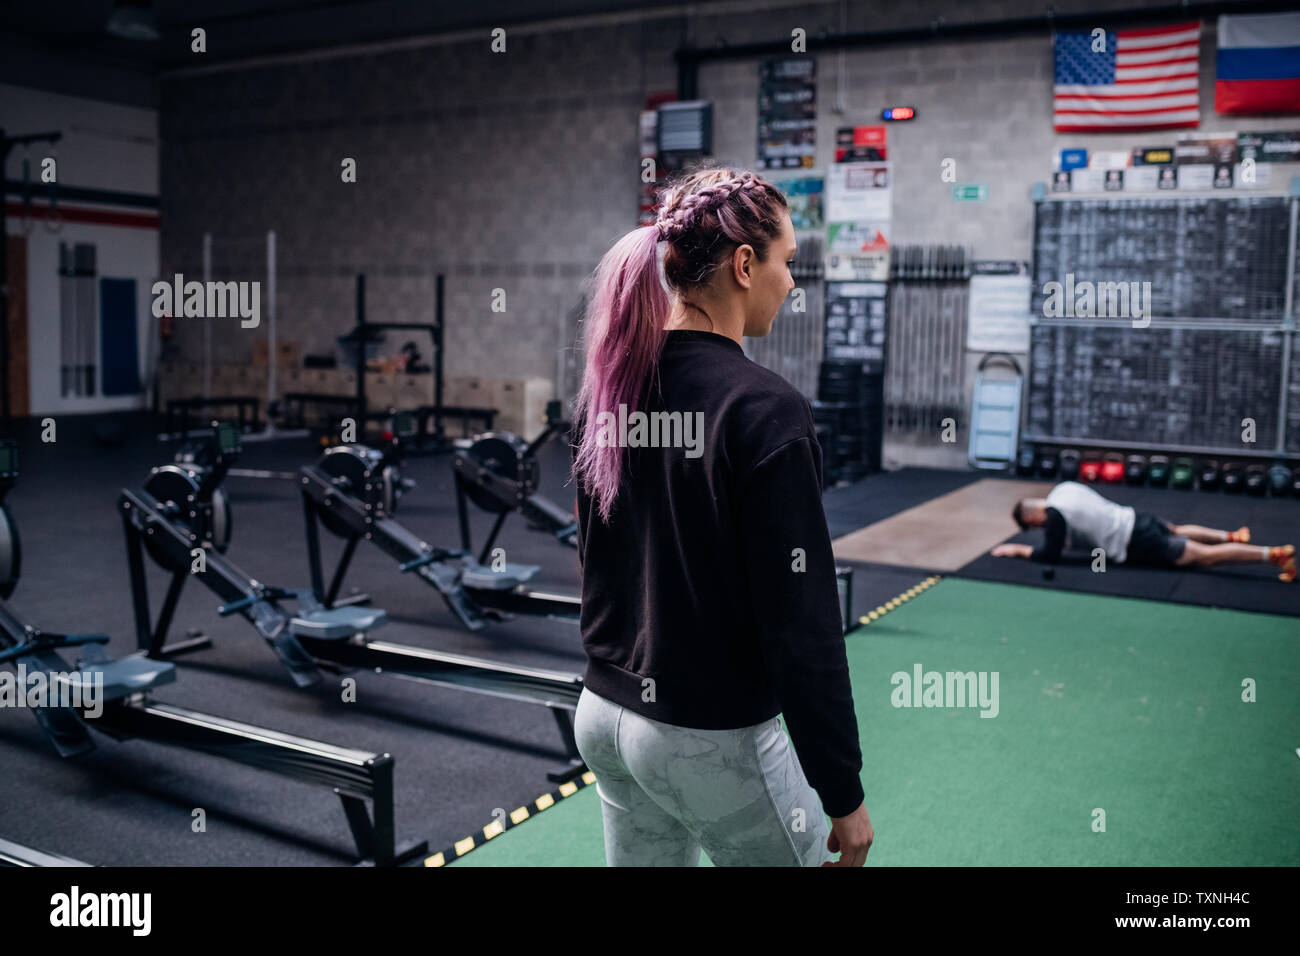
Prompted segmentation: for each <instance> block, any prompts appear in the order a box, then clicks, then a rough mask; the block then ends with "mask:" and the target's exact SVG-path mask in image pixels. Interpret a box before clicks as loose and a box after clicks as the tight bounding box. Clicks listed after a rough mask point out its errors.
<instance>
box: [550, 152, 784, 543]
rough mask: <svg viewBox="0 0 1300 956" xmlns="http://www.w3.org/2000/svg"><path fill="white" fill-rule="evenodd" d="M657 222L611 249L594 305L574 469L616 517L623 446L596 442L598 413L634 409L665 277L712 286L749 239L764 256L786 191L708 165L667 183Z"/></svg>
mask: <svg viewBox="0 0 1300 956" xmlns="http://www.w3.org/2000/svg"><path fill="white" fill-rule="evenodd" d="M661 198H662V200H663V201H662V206H661V210H660V214H659V219H658V221H657V222H656V223H655V224H654V225H653V226H645V227H643V228H640V229H635V230H633V231H632V232H629V233H628V234H627V235H625V236H624V237H623V238H622V239H620V240H619V241H618V242H617V243H615V244H614V247H613V248H612V249H610V250H609V252H607V253H605V256H604V258H602V259H601V261H600V265H599V266H598V267H597V268H596V272H595V275H594V277H593V289H592V295H591V301H590V304H589V305H588V308H587V317H586V323H585V324H586V330H585V338H584V342H585V345H586V355H587V357H586V368H585V369H584V371H583V377H582V388H581V390H580V391H579V393H578V402H577V408H576V416H575V420H576V422H577V424H578V428H579V433H578V444H577V454H576V455H575V456H574V464H573V472H574V475H575V477H576V478H577V479H578V480H579V481H581V482H582V487H583V489H584V490H585V491H586V492H587V494H589V495H590V496H591V497H592V498H593V499H594V500H595V502H596V506H597V510H598V511H599V513H600V516H601V519H602V520H603V521H606V522H608V521H609V517H610V514H611V511H612V509H613V507H614V501H615V499H616V498H617V497H618V490H619V486H620V484H621V479H622V472H623V449H621V448H619V447H617V446H605V447H601V446H600V445H599V444H598V439H597V436H598V432H599V417H600V415H601V413H603V412H610V413H612V414H614V415H617V414H618V407H619V405H626V406H627V410H628V411H629V412H633V411H636V410H637V408H638V406H639V405H640V404H641V400H642V399H643V397H644V395H645V390H646V388H647V385H648V383H649V380H650V374H651V372H652V371H653V370H654V368H655V365H656V364H657V362H658V360H659V352H660V350H661V349H662V348H663V343H664V339H665V337H666V335H667V332H666V331H665V326H666V325H667V324H668V319H669V316H670V313H671V309H672V302H671V300H670V299H669V297H668V291H667V289H665V287H664V282H662V281H661V280H660V277H659V262H658V243H659V242H660V241H664V242H666V243H667V247H666V249H665V251H664V279H665V280H666V281H667V285H668V289H671V290H672V291H673V292H675V293H677V294H683V293H687V292H689V291H691V290H692V289H697V288H699V287H701V286H704V285H707V284H708V282H709V281H710V279H712V277H713V275H714V273H715V272H717V270H718V269H719V268H720V267H721V266H722V264H723V263H724V262H726V261H727V259H728V258H729V257H730V255H731V253H732V252H733V251H734V250H735V249H736V248H738V247H739V246H742V245H746V244H747V245H750V246H752V247H753V248H754V251H755V253H756V254H757V255H758V257H759V259H760V260H765V259H766V258H767V252H768V248H769V246H770V245H771V242H772V240H773V239H774V238H776V236H778V235H779V234H780V230H781V213H782V211H783V210H785V208H786V201H785V197H784V196H782V195H781V193H780V191H779V190H777V189H776V188H775V187H774V186H772V185H771V184H770V183H768V182H766V181H765V180H763V179H762V178H761V177H759V176H757V175H755V174H754V173H752V172H748V171H745V170H739V171H737V170H732V169H729V168H724V167H707V168H704V169H697V170H695V171H693V172H689V173H687V174H686V175H684V176H683V177H682V178H680V179H678V180H676V181H675V182H672V183H670V184H669V186H668V188H667V189H666V191H665V192H664V193H663V194H662V196H661Z"/></svg>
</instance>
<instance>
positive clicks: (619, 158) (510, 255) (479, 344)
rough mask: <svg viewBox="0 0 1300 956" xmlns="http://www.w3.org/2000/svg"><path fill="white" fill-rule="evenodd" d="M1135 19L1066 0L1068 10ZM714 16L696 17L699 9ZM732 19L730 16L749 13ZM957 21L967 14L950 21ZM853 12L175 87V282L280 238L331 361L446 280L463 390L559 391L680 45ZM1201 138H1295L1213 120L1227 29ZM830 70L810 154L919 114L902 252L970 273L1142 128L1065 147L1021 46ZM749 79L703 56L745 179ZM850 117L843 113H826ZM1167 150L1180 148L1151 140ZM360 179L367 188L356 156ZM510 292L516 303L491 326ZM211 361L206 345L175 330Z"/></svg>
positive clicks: (863, 8) (896, 154)
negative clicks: (356, 295)
mask: <svg viewBox="0 0 1300 956" xmlns="http://www.w3.org/2000/svg"><path fill="white" fill-rule="evenodd" d="M1131 6H1135V4H1132V3H1123V2H1118V3H1117V2H1095V0H1087V2H1084V0H1057V2H1056V3H1055V7H1056V9H1057V10H1058V11H1059V12H1061V13H1069V12H1073V11H1076V10H1085V9H1090V10H1095V11H1098V20H1099V23H1102V24H1104V22H1105V20H1104V13H1102V12H1101V11H1102V10H1104V9H1113V8H1127V7H1131ZM697 9H698V8H697ZM732 9H733V10H734V9H735V8H734V7H733V8H732ZM846 9H847V17H848V19H847V28H848V29H849V30H868V29H872V30H875V29H887V28H891V27H903V26H915V25H919V24H928V23H930V22H931V20H932V19H933V18H934V17H935V16H938V15H943V16H946V18H947V19H948V20H949V21H950V22H951V21H956V20H983V19H989V18H993V17H1008V16H1023V15H1027V14H1037V13H1039V12H1041V4H1037V3H1030V2H1012V0H1000V2H989V0H977V2H969V3H962V4H960V5H959V6H957V7H956V8H954V5H953V4H951V3H939V2H935V0H924V2H922V0H918V2H914V3H909V4H906V5H893V4H878V3H870V4H853V3H850V4H848V5H847V8H846ZM954 9H955V10H956V12H955V13H954ZM840 17H841V6H840V4H838V3H834V4H808V5H790V6H789V7H783V8H774V9H768V10H764V11H760V12H753V13H738V12H731V13H726V14H715V13H712V12H708V10H707V8H704V10H703V11H702V12H697V15H696V16H695V17H694V18H693V19H692V20H691V21H689V22H687V21H685V20H683V19H682V18H680V17H662V18H659V19H651V20H645V21H641V22H636V21H632V22H623V23H618V24H606V25H600V26H589V27H584V28H581V29H574V28H569V29H563V30H552V31H551V32H540V33H535V34H527V35H525V34H523V33H512V34H511V35H510V38H509V52H508V53H507V54H505V55H492V54H490V53H489V52H488V45H487V38H486V31H484V38H483V39H482V40H474V41H473V42H447V43H440V44H436V45H429V46H423V47H419V48H411V49H394V50H390V51H387V52H377V53H366V54H356V55H351V56H346V57H337V58H332V59H319V60H310V61H304V62H290V63H281V64H275V65H263V66H258V67H255V68H250V69H246V70H239V71H225V72H213V73H206V74H181V75H174V76H169V77H167V78H165V80H164V82H163V85H162V91H161V95H162V110H161V115H162V141H163V149H162V196H163V208H162V222H163V227H162V242H161V247H162V263H163V274H164V275H170V274H171V272H173V271H184V272H186V273H193V274H196V275H197V273H198V272H199V250H200V236H201V234H202V232H203V231H204V230H205V229H207V230H211V231H213V232H214V233H216V234H217V235H221V236H236V235H242V236H248V235H256V234H259V233H263V232H265V230H266V229H268V228H273V229H275V230H277V232H278V236H279V249H280V284H279V307H280V336H281V337H282V338H285V339H294V340H297V341H299V342H300V343H301V344H302V347H303V350H304V351H328V350H330V349H331V348H332V342H333V339H334V337H335V336H337V335H340V334H342V333H344V332H346V331H347V330H348V328H350V326H351V323H352V316H353V276H354V274H355V273H356V272H357V271H358V270H364V271H365V272H366V273H367V275H368V277H369V278H368V288H369V303H368V310H369V314H370V315H371V316H372V317H377V316H381V315H383V316H391V317H392V318H394V319H397V320H407V321H417V320H421V319H423V318H425V317H427V316H429V315H430V314H431V310H432V288H433V286H432V279H431V276H432V274H433V273H434V272H435V271H438V270H441V271H444V272H445V273H446V274H447V277H448V278H447V300H446V302H447V320H448V333H447V340H446V344H447V353H446V367H447V371H448V373H449V374H500V375H511V376H523V375H542V376H547V377H551V376H554V374H555V367H556V351H557V349H559V348H560V347H561V338H562V335H561V331H560V329H561V325H562V322H561V319H562V316H563V314H564V313H565V312H566V311H567V310H569V309H571V308H572V307H573V305H574V304H575V303H576V302H577V301H578V300H579V298H580V297H581V295H582V290H583V283H584V280H585V277H586V276H587V275H588V273H589V272H590V270H591V269H592V268H593V267H594V266H595V264H596V262H597V261H598V259H599V257H600V256H601V254H602V253H603V252H604V251H605V250H606V249H607V248H608V247H609V245H610V244H611V243H612V242H613V241H614V240H615V239H616V238H617V237H618V236H619V235H621V234H622V233H623V232H625V231H626V230H627V229H629V228H631V227H632V226H633V224H634V223H635V218H636V207H637V201H638V185H639V184H638V178H637V176H638V148H637V112H638V111H639V109H640V108H641V105H642V103H643V101H644V98H645V96H646V94H647V93H649V92H653V91H656V90H662V89H671V88H673V87H674V86H675V81H676V67H675V63H674V60H673V57H672V53H673V50H674V49H675V48H676V47H677V46H678V45H680V43H681V42H682V40H683V38H684V37H685V36H688V35H689V36H690V37H691V38H692V39H693V41H694V42H695V43H698V44H706V43H712V42H715V40H716V39H718V38H725V39H726V41H727V42H729V43H742V42H746V41H750V40H767V39H772V38H775V37H783V36H788V34H789V30H790V29H791V28H793V27H794V26H803V27H805V28H806V29H808V31H809V34H810V35H815V34H816V33H817V32H818V31H819V30H820V29H822V28H826V29H828V30H837V29H839V28H840ZM1202 43H1203V47H1204V49H1203V53H1202V64H1203V89H1202V107H1203V116H1204V121H1203V124H1202V127H1203V128H1205V129H1210V130H1213V129H1235V128H1238V127H1239V126H1243V125H1266V126H1268V127H1286V126H1291V127H1295V126H1300V121H1296V120H1295V119H1294V118H1292V119H1290V120H1282V121H1279V120H1276V119H1273V120H1261V121H1257V122H1256V123H1250V122H1249V121H1247V120H1239V119H1221V118H1219V117H1216V116H1215V114H1214V113H1213V59H1212V55H1211V53H1210V52H1209V51H1211V50H1212V49H1213V23H1212V22H1210V23H1207V24H1206V25H1205V33H1204V35H1203V39H1202ZM839 56H840V55H839V54H836V53H830V54H825V55H822V56H821V57H820V58H819V63H818V76H819V90H818V102H819V125H818V153H819V161H820V163H821V164H822V165H823V166H824V165H825V163H826V162H827V161H828V160H829V158H830V155H831V147H832V143H833V135H834V130H835V128H836V127H838V126H841V125H849V124H853V123H864V122H872V121H873V120H874V118H875V117H877V116H878V115H879V114H878V112H877V111H878V110H879V109H880V107H882V106H884V105H888V104H893V103H903V104H908V105H914V106H916V107H917V108H918V111H919V119H918V120H917V121H916V122H914V123H912V124H898V125H895V126H893V127H892V128H891V130H890V144H889V145H890V151H891V158H892V159H893V160H894V164H895V206H894V240H895V241H897V242H903V243H907V242H937V241H945V242H958V243H966V244H968V245H970V246H971V247H972V248H973V250H974V253H975V255H976V256H979V257H996V258H1004V257H1018V258H1027V257H1028V256H1029V254H1030V238H1031V237H1030V232H1031V204H1030V202H1029V198H1028V197H1029V190H1030V187H1031V184H1032V183H1033V182H1035V181H1037V180H1041V179H1044V178H1045V177H1046V175H1047V173H1048V164H1049V162H1050V153H1051V149H1052V147H1053V146H1054V145H1061V144H1062V143H1063V144H1064V145H1075V144H1078V143H1080V142H1085V143H1086V145H1088V146H1089V147H1090V148H1103V149H1104V148H1125V147H1127V146H1130V145H1132V144H1133V140H1132V138H1131V137H1129V136H1113V137H1112V136H1090V137H1083V138H1081V137H1068V138H1062V142H1058V139H1057V137H1055V136H1054V134H1053V133H1052V129H1051V70H1052V50H1051V44H1050V42H1049V41H1048V40H1047V38H1045V37H1013V38H1004V39H990V40H981V41H978V42H948V43H942V44H926V45H924V46H917V47H887V48H873V49H864V50H854V51H849V52H847V53H845V54H844V63H845V69H844V78H845V87H844V89H843V90H842V91H837V84H838V83H839V76H840V72H839V67H838V64H839ZM756 86H757V83H756V66H755V62H754V61H752V60H743V61H735V62H730V61H724V62H715V63H710V64H708V65H706V66H705V67H704V68H703V69H702V71H701V74H700V92H701V95H702V96H704V97H705V98H707V99H710V100H712V101H713V102H714V104H715V130H714V136H715V140H714V141H715V152H716V153H717V154H718V155H719V156H720V157H721V158H724V159H727V160H729V161H733V162H739V163H743V164H751V163H753V162H754V150H755V120H756V112H757V106H756ZM837 92H838V94H839V95H838V99H840V100H842V102H843V103H844V104H846V107H847V108H846V110H845V111H844V112H843V114H836V113H835V112H834V111H833V106H834V104H835V103H836V101H837ZM1147 138H1149V139H1150V140H1152V141H1153V142H1161V141H1165V140H1172V137H1170V136H1165V135H1160V134H1154V135H1151V136H1149V137H1147ZM345 156H350V157H353V158H355V159H356V160H357V162H358V182H357V183H355V184H344V183H341V182H340V180H339V169H340V167H339V163H340V161H341V160H342V158H343V157H345ZM945 157H952V158H954V159H956V160H957V176H958V180H959V181H963V182H983V183H987V184H988V185H989V188H990V195H989V201H988V202H987V203H984V204H963V205H956V204H954V203H953V202H952V199H951V192H950V188H949V187H948V186H947V184H944V183H942V182H941V180H940V177H939V164H940V162H941V160H942V159H943V158H945ZM496 287H502V288H505V289H506V290H507V295H508V306H509V310H508V312H506V313H505V314H497V313H493V312H492V311H491V309H490V301H491V300H490V297H491V290H492V289H493V288H496ZM179 327H180V333H179V334H180V342H181V345H182V347H183V349H184V351H185V352H186V354H187V355H188V356H192V357H197V350H198V349H199V347H200V337H199V336H198V334H197V332H196V330H195V328H194V327H193V326H190V327H186V325H185V323H184V322H181V323H179ZM250 334H252V333H241V332H240V331H239V330H238V328H237V327H236V326H235V324H234V323H232V324H231V327H230V328H229V329H221V330H219V331H218V334H216V335H214V343H215V344H214V351H215V356H214V357H215V360H216V361H230V362H239V361H243V360H245V359H246V357H247V354H248V348H249V344H248V336H249V335H250Z"/></svg>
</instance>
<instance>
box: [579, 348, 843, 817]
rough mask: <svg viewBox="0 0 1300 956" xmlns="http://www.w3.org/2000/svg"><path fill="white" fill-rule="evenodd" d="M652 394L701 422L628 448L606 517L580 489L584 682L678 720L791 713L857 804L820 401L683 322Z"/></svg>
mask: <svg viewBox="0 0 1300 956" xmlns="http://www.w3.org/2000/svg"><path fill="white" fill-rule="evenodd" d="M656 378H657V381H656ZM639 408H640V409H641V410H642V411H645V412H649V413H654V412H665V411H667V412H681V413H682V421H683V422H685V421H686V420H687V418H688V416H689V419H690V420H691V421H693V422H702V432H701V434H694V435H693V434H692V433H691V432H687V431H683V432H681V433H680V436H681V437H682V438H683V439H686V440H687V441H685V442H684V443H685V444H686V445H687V447H645V444H644V442H643V443H642V446H641V447H628V448H624V449H622V450H623V462H624V465H623V478H622V483H621V485H620V489H619V495H618V498H617V499H616V500H615V503H614V509H613V512H612V513H611V515H610V521H609V524H608V525H606V524H604V523H603V522H602V521H601V520H600V515H599V513H598V512H597V511H596V508H595V503H594V502H593V501H592V499H591V498H590V497H589V496H588V495H587V494H586V493H585V492H584V490H583V489H582V488H581V486H579V488H578V524H579V536H578V560H579V562H580V563H581V564H582V567H583V579H582V640H583V645H584V647H585V648H586V651H587V658H588V666H587V673H586V685H587V687H589V688H590V689H591V690H592V692H594V693H596V694H598V695H599V696H601V697H604V698H606V699H608V700H611V701H613V702H615V703H617V704H621V705H622V706H624V707H626V708H628V709H629V710H632V711H634V712H636V713H638V714H641V715H642V716H644V717H648V718H650V719H652V720H657V721H660V722H662V723H666V724H674V725H677V726H680V727H691V728H696V729H702V730H726V729H735V728H739V727H749V726H752V725H754V724H758V723H762V722H763V721H767V720H770V719H771V718H773V717H775V716H776V715H777V714H778V713H780V714H783V715H784V717H785V723H786V727H787V728H788V729H789V732H790V737H791V739H792V741H793V743H794V748H795V752H796V754H797V755H798V758H799V762H800V764H801V765H802V766H803V770H804V773H805V774H806V775H807V777H808V781H809V783H811V784H812V786H813V788H814V789H816V791H817V793H818V795H819V796H820V797H821V800H822V806H823V809H824V810H825V811H826V813H828V814H829V815H831V816H833V817H841V816H846V815H848V814H849V813H851V812H853V811H854V810H856V809H857V808H858V806H859V805H860V804H861V803H862V800H863V792H862V784H861V781H860V778H859V775H860V773H861V770H862V754H861V751H860V749H859V747H858V725H857V719H856V716H855V714H854V710H853V697H852V693H851V690H850V687H849V671H848V661H847V658H846V655H845V649H844V635H843V624H842V622H841V619H840V602H839V593H838V589H837V587H836V582H835V563H834V558H833V556H832V554H831V542H830V534H829V532H828V530H827V527H826V515H825V512H824V511H823V510H822V500H821V489H822V455H821V448H820V446H819V445H818V443H817V437H816V431H815V429H814V425H813V419H812V411H811V409H810V408H809V406H808V402H807V400H806V399H804V397H803V396H802V395H800V394H799V392H798V391H796V390H795V389H794V388H793V387H792V386H791V385H790V384H789V383H788V382H787V381H785V379H783V378H781V377H780V376H779V375H777V374H776V373H775V372H771V371H768V370H767V369H765V368H763V367H762V366H760V365H757V364H756V363H754V362H751V361H750V360H749V359H748V358H747V357H746V356H745V353H744V351H743V350H742V349H741V347H740V345H738V344H737V343H736V342H735V341H734V340H732V339H729V338H726V337H725V336H722V335H718V334H716V333H713V332H700V331H692V330H684V329H683V330H673V331H670V332H669V333H668V334H667V341H666V343H665V345H664V348H663V353H662V355H661V358H660V361H659V365H658V375H657V376H655V375H654V374H652V376H651V383H650V386H649V387H648V389H647V397H646V400H645V401H644V402H643V403H642V404H641V405H640V406H639ZM696 413H699V414H698V415H697V414H696ZM577 426H578V427H577V428H575V431H574V435H575V436H580V435H581V434H582V432H581V422H579V423H577ZM647 431H648V432H649V431H650V430H647ZM656 434H658V432H657V430H656ZM627 435H628V442H627V443H628V444H629V445H631V444H633V439H634V437H635V432H634V431H633V430H632V429H631V428H630V427H629V428H628V431H627ZM648 440H649V439H648V438H647V439H646V441H648ZM660 443H661V444H665V445H667V444H669V442H667V441H663V442H660ZM697 452H698V453H697ZM796 549H801V554H800V553H796Z"/></svg>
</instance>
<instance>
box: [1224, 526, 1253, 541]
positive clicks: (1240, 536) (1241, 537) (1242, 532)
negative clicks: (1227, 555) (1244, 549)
mask: <svg viewBox="0 0 1300 956" xmlns="http://www.w3.org/2000/svg"><path fill="white" fill-rule="evenodd" d="M1228 540H1229V541H1235V542H1237V543H1238V544H1250V529H1249V528H1247V527H1246V526H1245V525H1242V526H1241V527H1240V528H1238V529H1237V530H1236V531H1229V532H1228Z"/></svg>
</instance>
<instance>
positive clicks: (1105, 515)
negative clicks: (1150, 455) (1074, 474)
mask: <svg viewBox="0 0 1300 956" xmlns="http://www.w3.org/2000/svg"><path fill="white" fill-rule="evenodd" d="M1011 517H1012V518H1014V519H1015V522H1016V524H1018V525H1019V526H1020V530H1021V531H1028V530H1029V529H1030V528H1043V529H1044V538H1043V543H1042V545H1041V546H1040V547H1037V548H1034V547H1031V546H1030V545H1027V544H1011V543H1006V544H1000V545H998V546H997V547H996V548H994V549H993V551H992V552H991V554H992V555H993V557H995V558H1030V559H1032V560H1034V561H1044V562H1047V563H1049V564H1054V563H1056V561H1057V560H1059V559H1060V556H1061V552H1062V551H1063V550H1081V551H1087V552H1092V551H1093V550H1094V549H1096V548H1101V549H1102V550H1103V551H1105V552H1106V560H1107V561H1113V562H1115V563H1116V564H1135V565H1143V566H1146V567H1156V568H1185V567H1189V566H1193V565H1202V566H1204V565H1210V564H1224V563H1227V562H1232V563H1237V564H1245V563H1251V562H1262V561H1267V562H1269V563H1270V564H1275V565H1277V566H1278V567H1279V568H1281V569H1282V571H1281V573H1280V574H1279V575H1278V579H1279V580H1281V581H1294V580H1295V579H1296V559H1295V546H1294V545H1290V544H1284V545H1278V546H1275V547H1267V546H1263V545H1253V544H1251V543H1250V529H1249V528H1245V527H1243V528H1238V529H1237V530H1236V531H1219V530H1217V529H1215V528H1205V527H1202V526H1201V525H1198V524H1170V523H1169V522H1168V521H1165V520H1164V519H1163V518H1160V517H1157V516H1156V515H1153V514H1149V513H1148V512H1145V511H1137V510H1135V509H1133V508H1129V507H1126V506H1124V505H1119V504H1116V503H1115V502H1113V501H1111V500H1109V499H1108V498H1104V497H1102V496H1101V495H1099V494H1098V493H1097V492H1096V491H1094V490H1093V489H1091V488H1089V487H1088V486H1087V485H1083V484H1080V483H1079V482H1077V481H1063V482H1061V483H1060V484H1058V485H1057V486H1056V487H1055V488H1053V489H1052V491H1051V493H1050V494H1048V496H1047V497H1046V498H1021V499H1020V500H1019V501H1017V502H1016V506H1015V508H1013V509H1012V511H1011Z"/></svg>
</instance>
